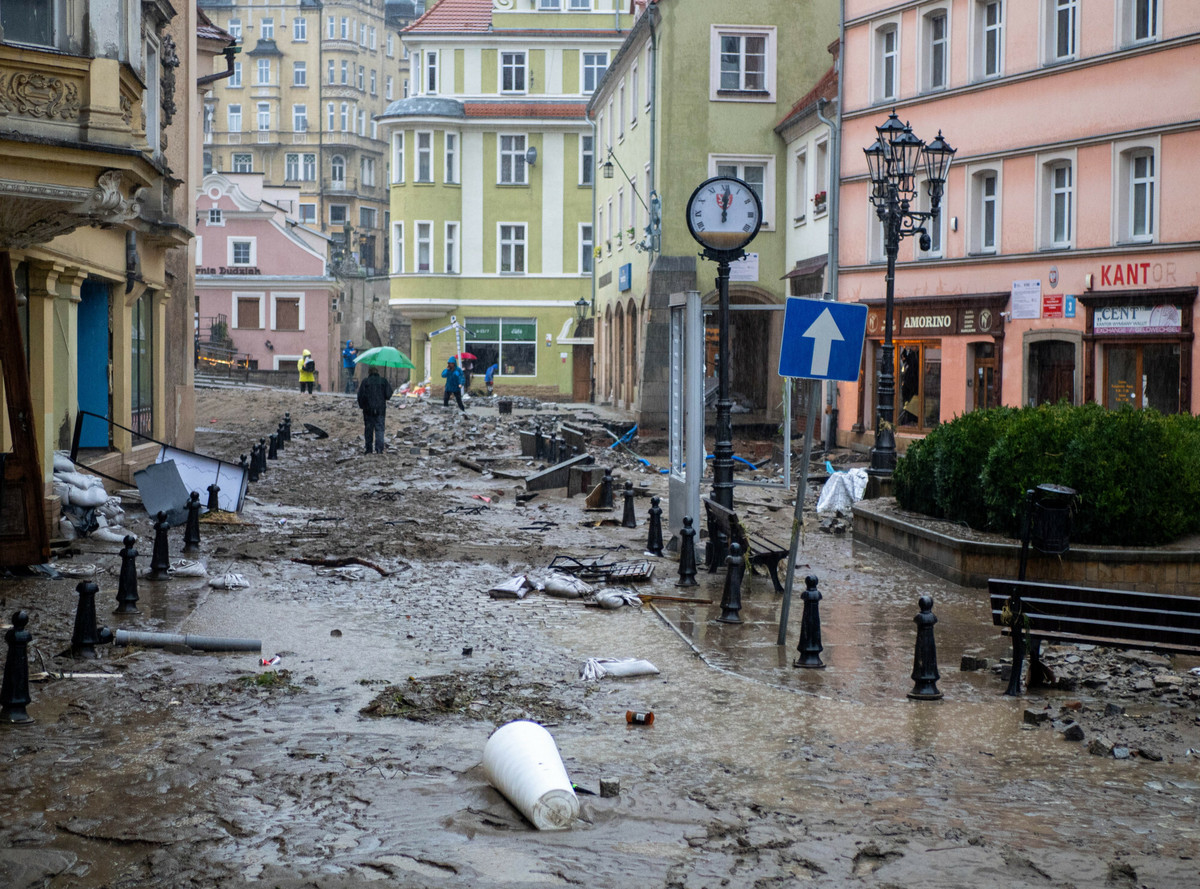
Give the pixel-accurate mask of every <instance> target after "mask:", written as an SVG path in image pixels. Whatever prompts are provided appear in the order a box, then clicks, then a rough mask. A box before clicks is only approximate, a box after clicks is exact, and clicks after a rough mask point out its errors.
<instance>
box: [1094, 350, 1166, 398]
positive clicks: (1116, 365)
mask: <svg viewBox="0 0 1200 889" xmlns="http://www.w3.org/2000/svg"><path fill="white" fill-rule="evenodd" d="M1179 353H1180V349H1179V344H1178V343H1144V344H1136V345H1125V344H1122V345H1119V346H1108V347H1107V348H1106V349H1105V350H1104V405H1105V407H1107V408H1109V409H1116V408H1119V407H1121V406H1123V405H1129V406H1131V407H1135V408H1154V409H1155V410H1158V411H1161V412H1162V413H1165V414H1173V413H1178V411H1179V409H1180V407H1179V357H1180V356H1179Z"/></svg>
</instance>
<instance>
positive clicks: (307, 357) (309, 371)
mask: <svg viewBox="0 0 1200 889" xmlns="http://www.w3.org/2000/svg"><path fill="white" fill-rule="evenodd" d="M316 369H317V367H316V363H315V362H314V361H313V359H312V352H310V351H308V349H305V350H304V351H303V352H302V353H301V354H300V360H299V361H297V362H296V370H298V371H300V391H301V392H305V391H307V392H308V394H309V395H312V394H313V383H315V382H316V380H317V375H316Z"/></svg>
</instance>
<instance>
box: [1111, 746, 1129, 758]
mask: <svg viewBox="0 0 1200 889" xmlns="http://www.w3.org/2000/svg"><path fill="white" fill-rule="evenodd" d="M1112 755H1113V759H1129V758H1130V757H1131V756H1132V755H1133V754H1132V753H1131V752H1130V750H1129V748H1128V747H1114V748H1113V751H1112Z"/></svg>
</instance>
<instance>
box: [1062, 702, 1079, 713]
mask: <svg viewBox="0 0 1200 889" xmlns="http://www.w3.org/2000/svg"><path fill="white" fill-rule="evenodd" d="M1062 709H1064V710H1074V711H1076V712H1078V711H1079V710H1082V709H1083V701H1063V703H1062Z"/></svg>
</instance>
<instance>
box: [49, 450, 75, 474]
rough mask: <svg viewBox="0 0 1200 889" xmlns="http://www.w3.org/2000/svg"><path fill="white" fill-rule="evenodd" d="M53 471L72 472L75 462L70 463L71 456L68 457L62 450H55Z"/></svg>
mask: <svg viewBox="0 0 1200 889" xmlns="http://www.w3.org/2000/svg"><path fill="white" fill-rule="evenodd" d="M54 471H55V472H74V471H75V464H74V463H72V462H71V458H70V457H68V456H67V455H66V454H65V453H63V452H62V451H55V452H54Z"/></svg>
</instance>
